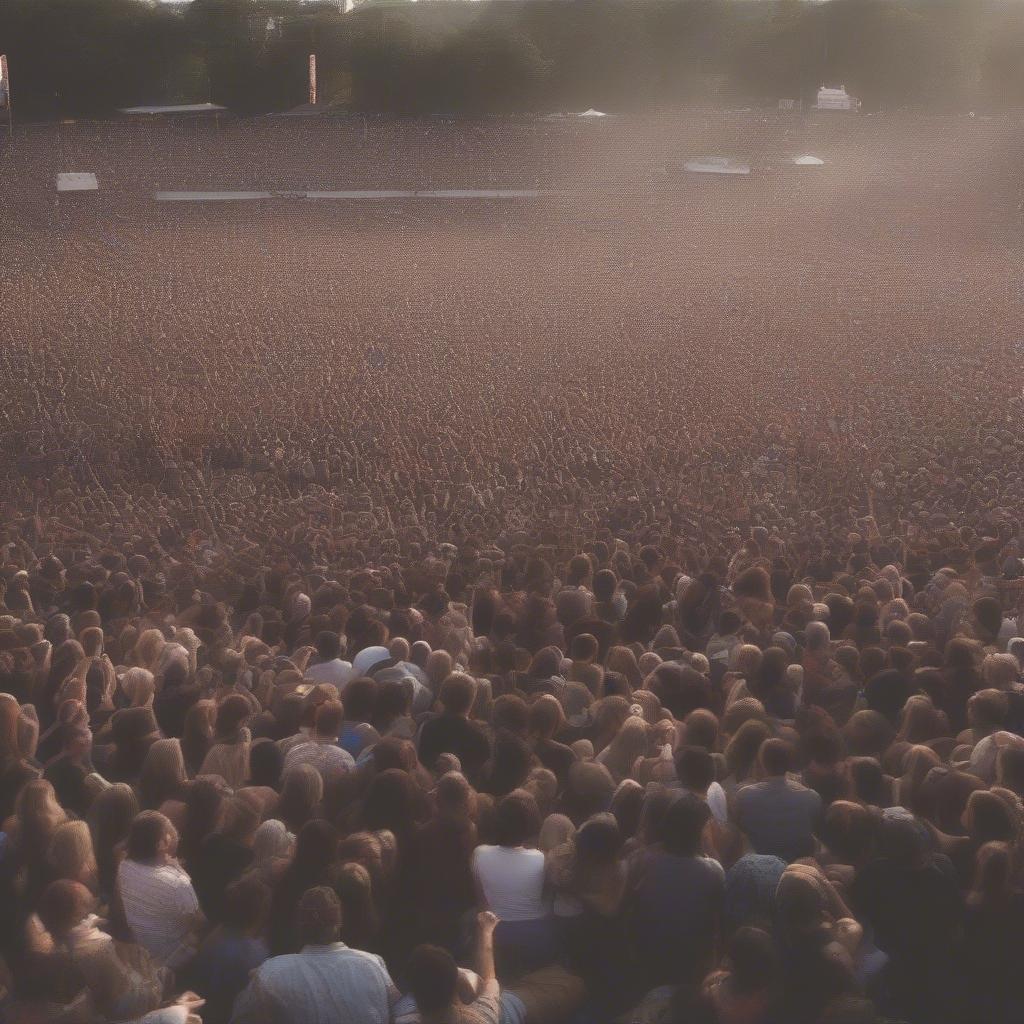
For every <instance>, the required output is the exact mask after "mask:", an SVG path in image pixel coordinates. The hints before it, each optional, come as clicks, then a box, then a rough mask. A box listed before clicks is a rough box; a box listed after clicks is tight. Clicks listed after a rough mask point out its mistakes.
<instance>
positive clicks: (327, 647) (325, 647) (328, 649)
mask: <svg viewBox="0 0 1024 1024" xmlns="http://www.w3.org/2000/svg"><path fill="white" fill-rule="evenodd" d="M316 656H317V657H318V658H319V659H320V660H321V661H334V659H335V658H340V657H341V637H340V636H338V634H337V633H334V632H332V631H331V630H328V629H325V630H322V631H321V632H319V633H317V635H316Z"/></svg>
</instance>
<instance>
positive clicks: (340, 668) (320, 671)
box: [304, 658, 355, 692]
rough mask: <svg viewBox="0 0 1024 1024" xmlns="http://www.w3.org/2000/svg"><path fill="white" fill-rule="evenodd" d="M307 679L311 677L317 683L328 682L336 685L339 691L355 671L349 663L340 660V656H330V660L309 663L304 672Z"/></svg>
mask: <svg viewBox="0 0 1024 1024" xmlns="http://www.w3.org/2000/svg"><path fill="white" fill-rule="evenodd" d="M304 675H305V677H306V678H307V679H313V680H315V681H316V682H318V683H330V684H331V685H332V686H336V687H337V688H338V691H339V692H340V691H341V690H343V689H344V688H345V684H346V683H348V682H349V681H350V680H351V679H352V678H353V677H354V676H355V672H354V671H353V669H352V666H351V664H349V662H347V661H342V659H341V658H332V659H331V660H330V661H321V662H318V663H317V664H316V665H310V666H309V667H308V668H307V669H306V671H305V673H304Z"/></svg>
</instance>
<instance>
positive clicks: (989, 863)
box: [967, 840, 1013, 907]
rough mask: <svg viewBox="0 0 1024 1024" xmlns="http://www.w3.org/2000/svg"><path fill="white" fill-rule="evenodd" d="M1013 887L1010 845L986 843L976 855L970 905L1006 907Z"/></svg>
mask: <svg viewBox="0 0 1024 1024" xmlns="http://www.w3.org/2000/svg"><path fill="white" fill-rule="evenodd" d="M1012 885H1013V851H1012V848H1011V846H1010V845H1009V844H1008V843H1002V842H998V841H995V840H993V841H991V842H988V843H984V844H983V845H982V846H981V847H980V848H979V849H978V852H977V853H976V854H975V855H974V877H973V879H972V880H971V890H970V892H969V893H968V895H967V901H968V903H971V904H974V905H983V906H990V907H998V906H1005V905H1006V901H1007V900H1008V898H1009V896H1010V889H1011V887H1012Z"/></svg>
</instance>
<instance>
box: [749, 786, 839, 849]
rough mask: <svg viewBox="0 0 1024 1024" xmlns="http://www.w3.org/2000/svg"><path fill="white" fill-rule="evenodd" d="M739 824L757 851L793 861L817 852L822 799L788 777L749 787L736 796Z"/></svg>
mask: <svg viewBox="0 0 1024 1024" xmlns="http://www.w3.org/2000/svg"><path fill="white" fill-rule="evenodd" d="M736 807H737V815H738V824H739V826H740V828H742V829H743V831H744V832H745V833H746V834H747V837H748V838H749V839H750V842H751V845H752V846H753V847H754V850H755V852H756V853H764V854H771V855H773V856H775V857H781V858H782V860H784V861H793V860H796V859H797V858H798V857H806V856H808V855H810V854H811V853H813V852H814V827H815V824H816V822H817V817H818V814H819V813H820V811H821V798H820V797H819V796H818V794H817V793H815V792H814V790H811V789H807V788H806V787H805V786H802V785H800V784H799V783H797V782H792V781H790V780H789V779H787V778H786V777H785V776H779V777H774V778H769V779H766V780H765V781H764V782H758V783H755V784H754V785H752V786H746V787H744V788H743V789H741V790H740V791H739V793H738V794H737V796H736Z"/></svg>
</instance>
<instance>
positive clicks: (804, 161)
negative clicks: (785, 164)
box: [793, 156, 825, 167]
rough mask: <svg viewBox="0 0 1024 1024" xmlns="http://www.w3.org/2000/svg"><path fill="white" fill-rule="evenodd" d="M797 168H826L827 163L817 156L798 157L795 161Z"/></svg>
mask: <svg viewBox="0 0 1024 1024" xmlns="http://www.w3.org/2000/svg"><path fill="white" fill-rule="evenodd" d="M793 163H795V164H796V165H797V167H824V166H825V161H824V160H822V159H821V158H820V157H817V156H798V157H796V158H795V159H794V160H793Z"/></svg>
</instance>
